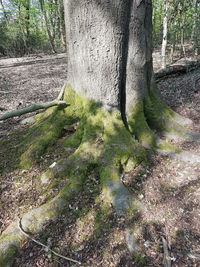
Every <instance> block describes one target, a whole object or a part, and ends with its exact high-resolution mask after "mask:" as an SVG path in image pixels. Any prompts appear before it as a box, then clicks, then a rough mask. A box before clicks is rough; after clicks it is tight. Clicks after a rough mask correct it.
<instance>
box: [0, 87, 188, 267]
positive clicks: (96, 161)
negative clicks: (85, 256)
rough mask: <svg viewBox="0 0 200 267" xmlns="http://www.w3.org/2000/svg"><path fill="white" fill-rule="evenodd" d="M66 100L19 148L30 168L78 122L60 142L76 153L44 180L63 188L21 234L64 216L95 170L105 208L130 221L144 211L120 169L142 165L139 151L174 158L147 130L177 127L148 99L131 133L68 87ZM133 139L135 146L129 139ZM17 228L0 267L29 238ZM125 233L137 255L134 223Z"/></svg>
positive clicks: (3, 244)
mask: <svg viewBox="0 0 200 267" xmlns="http://www.w3.org/2000/svg"><path fill="white" fill-rule="evenodd" d="M64 100H66V101H67V103H69V104H70V106H69V107H68V108H66V109H62V110H60V109H59V108H55V107H54V108H50V109H48V110H47V111H46V112H45V113H44V114H42V115H41V114H40V115H37V116H36V119H37V122H36V123H35V124H34V125H33V127H32V128H31V129H30V131H29V133H28V135H27V136H26V138H25V140H24V142H23V144H22V145H23V146H24V147H25V149H24V152H23V154H22V156H21V167H23V168H28V167H30V166H31V165H33V164H34V162H36V163H37V158H38V157H40V156H41V155H42V154H43V153H44V152H45V149H46V148H47V147H48V146H49V145H53V144H54V143H55V142H56V141H57V139H58V138H59V137H60V136H61V135H62V131H63V128H64V127H66V125H70V124H72V123H74V122H78V126H77V130H76V132H75V133H74V134H73V135H72V136H70V137H68V138H67V139H65V140H64V142H63V144H64V145H65V146H69V147H75V148H77V149H76V151H75V152H74V153H73V154H72V155H71V156H69V157H68V158H66V159H62V160H60V161H59V162H57V163H56V164H55V165H54V166H53V167H51V168H49V169H48V170H47V171H46V172H45V173H43V175H42V177H43V178H45V179H46V180H47V181H48V182H49V183H51V182H52V181H53V180H54V178H55V177H64V178H65V177H66V178H67V182H66V185H65V186H64V187H63V189H62V190H61V191H60V193H59V194H58V195H57V196H56V197H54V198H53V199H52V200H51V201H49V202H47V203H46V204H44V205H42V206H40V207H38V208H36V209H33V210H31V211H30V212H28V213H26V214H25V215H24V216H23V217H22V219H21V224H22V226H23V229H24V230H25V231H26V232H30V233H31V234H35V233H38V232H39V231H42V229H43V227H44V226H45V224H46V223H47V222H49V221H50V220H55V219H56V218H57V216H58V215H59V214H60V213H61V212H65V210H66V207H67V203H68V202H69V201H70V200H72V198H73V196H74V195H77V194H78V193H79V192H80V191H81V189H82V187H83V184H84V182H85V180H86V177H87V173H88V171H89V170H90V169H91V168H94V166H95V170H96V171H97V172H98V177H99V178H100V183H101V185H102V196H103V200H104V203H105V204H108V205H110V204H111V205H113V207H114V208H115V210H116V213H117V214H118V215H119V216H125V218H130V217H132V216H133V214H134V213H135V212H136V211H142V210H143V207H142V206H141V204H140V203H139V202H138V201H136V200H135V199H134V197H133V195H132V193H131V192H130V191H129V189H128V188H127V187H126V186H125V185H124V184H123V181H122V179H121V175H122V174H123V172H124V170H129V169H133V168H134V167H135V166H136V165H138V164H140V163H141V162H146V151H145V149H144V147H143V146H146V147H149V148H152V149H153V148H154V149H160V150H161V151H164V150H167V151H171V153H172V154H173V155H176V149H175V148H174V147H173V146H172V145H170V144H167V143H166V144H164V145H163V144H161V145H160V144H157V140H156V135H155V133H154V132H153V131H152V130H151V128H150V127H151V126H152V127H153V126H154V127H155V126H158V128H159V130H166V129H168V125H171V126H174V127H175V126H176V124H178V123H177V122H174V124H173V123H172V122H173V115H174V113H173V112H172V111H171V110H169V109H168V108H167V107H165V106H164V107H163V104H162V103H161V102H160V103H159V102H158V99H156V97H155V96H154V95H152V94H150V95H149V97H148V99H146V101H145V103H144V105H143V104H142V103H138V105H137V106H136V107H135V109H134V110H133V112H132V115H131V116H130V118H129V120H128V123H129V127H130V131H129V129H127V128H126V127H124V124H123V121H122V119H121V114H120V113H119V112H117V111H115V112H105V111H103V110H102V108H101V107H100V106H99V105H98V104H96V103H94V102H91V101H88V100H87V99H84V98H81V97H80V96H78V95H77V94H76V93H75V92H74V91H73V90H72V89H71V88H70V87H69V86H67V88H66V92H65V96H64ZM156 105H158V107H156ZM166 109H167V110H166ZM144 111H145V112H144ZM158 111H159V112H158ZM144 114H145V115H144ZM145 116H146V118H147V121H146V118H145ZM168 123H169V124H168ZM166 125H167V126H166ZM154 127H153V128H154ZM180 127H183V126H180ZM133 134H134V135H135V136H136V138H137V139H138V141H139V142H138V141H137V140H135V138H133ZM141 144H142V145H143V146H142V145H141ZM162 146H163V147H162ZM179 155H181V154H179ZM35 159H36V161H35ZM18 224H19V220H17V221H15V222H13V223H12V224H11V225H10V226H9V227H8V228H7V229H6V230H5V231H4V232H3V234H2V235H1V237H0V266H2V267H3V266H11V264H12V262H13V257H14V255H15V253H16V250H17V248H19V247H20V243H21V241H23V240H25V239H26V238H27V236H26V235H25V234H23V233H22V231H20V229H19V227H18ZM126 233H127V234H126V242H127V246H128V248H129V249H130V251H131V252H135V251H136V250H137V238H135V236H134V227H133V224H131V223H130V224H129V225H128V226H127V228H126Z"/></svg>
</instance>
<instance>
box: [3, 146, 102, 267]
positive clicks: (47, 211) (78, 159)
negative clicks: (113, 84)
mask: <svg viewBox="0 0 200 267" xmlns="http://www.w3.org/2000/svg"><path fill="white" fill-rule="evenodd" d="M83 150H85V148H83V147H81V146H80V147H79V149H78V150H77V151H76V152H75V153H74V154H73V155H72V156H70V157H69V158H68V159H67V160H64V161H60V162H59V163H58V164H57V165H56V167H55V168H54V170H53V171H47V172H46V174H45V175H48V176H49V177H51V179H53V176H54V177H55V176H58V175H59V177H60V176H62V175H65V176H66V177H67V179H68V182H67V184H66V185H65V186H64V187H63V189H62V190H61V191H60V193H59V194H58V195H57V196H56V197H54V198H53V199H52V200H51V201H49V202H47V203H46V204H44V205H42V206H40V207H38V208H36V209H33V210H31V211H30V212H28V213H26V214H25V215H24V216H23V217H22V219H21V224H22V227H23V229H24V230H25V231H26V232H30V233H31V234H35V233H38V232H40V231H41V230H43V227H44V225H45V224H47V223H48V222H49V221H51V220H55V219H56V218H57V216H58V215H59V214H60V213H61V212H64V211H65V210H66V208H67V204H68V203H69V201H70V200H71V199H72V198H73V197H74V195H77V194H78V193H79V192H80V191H81V189H82V186H83V184H84V181H85V178H86V177H87V173H88V171H89V169H90V168H91V165H93V164H95V161H96V155H97V153H96V154H93V153H92V150H91V149H90V150H89V151H87V152H86V154H84V157H83V155H82V153H83ZM75 163H76V167H75V168H73V167H74V164H75ZM26 239H27V236H26V235H24V234H23V233H22V232H21V230H20V228H19V220H17V221H15V222H13V223H12V224H11V225H10V226H9V227H8V228H7V229H6V230H5V231H4V232H3V233H2V235H1V236H0V266H2V267H4V266H6V267H8V266H12V264H13V261H14V256H15V254H16V252H17V250H18V248H19V247H20V243H21V242H22V241H24V240H26Z"/></svg>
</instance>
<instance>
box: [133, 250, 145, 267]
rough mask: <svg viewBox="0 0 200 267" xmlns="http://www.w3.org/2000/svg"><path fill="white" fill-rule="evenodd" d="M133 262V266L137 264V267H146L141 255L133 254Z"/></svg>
mask: <svg viewBox="0 0 200 267" xmlns="http://www.w3.org/2000/svg"><path fill="white" fill-rule="evenodd" d="M133 260H134V262H135V264H137V266H141V267H144V266H146V263H147V262H146V259H145V256H143V255H142V254H141V253H139V252H138V253H135V255H134V256H133Z"/></svg>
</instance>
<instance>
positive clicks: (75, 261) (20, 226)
mask: <svg viewBox="0 0 200 267" xmlns="http://www.w3.org/2000/svg"><path fill="white" fill-rule="evenodd" d="M18 226H19V229H20V231H21V232H22V233H23V234H24V235H25V236H27V237H28V238H30V239H31V240H32V241H33V242H35V243H36V244H38V245H40V246H42V247H44V248H46V250H47V251H48V250H49V251H51V253H53V254H54V255H56V256H58V257H60V258H62V259H65V260H67V261H71V262H74V263H78V264H79V265H80V264H81V262H79V261H77V260H74V259H71V258H68V257H65V256H63V255H61V254H59V253H57V252H55V251H53V250H52V249H50V248H49V247H48V246H46V245H44V244H43V243H41V242H39V241H37V240H36V239H34V238H32V237H31V236H30V235H29V234H28V233H26V232H25V231H24V230H23V227H22V219H21V218H20V220H19V224H18Z"/></svg>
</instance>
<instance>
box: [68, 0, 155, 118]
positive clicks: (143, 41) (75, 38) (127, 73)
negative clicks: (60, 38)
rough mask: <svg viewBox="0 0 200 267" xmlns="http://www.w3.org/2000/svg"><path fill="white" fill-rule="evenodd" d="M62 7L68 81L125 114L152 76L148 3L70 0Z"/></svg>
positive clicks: (149, 9) (87, 94)
mask: <svg viewBox="0 0 200 267" xmlns="http://www.w3.org/2000/svg"><path fill="white" fill-rule="evenodd" d="M64 6H65V18H66V31H67V34H66V36H67V37H68V43H67V51H68V81H69V83H70V85H71V86H72V88H73V89H74V90H75V91H76V92H77V93H79V94H83V95H85V96H86V97H88V98H89V99H93V100H95V101H96V102H98V103H100V104H101V105H102V107H103V108H104V109H105V110H113V109H117V110H119V111H120V112H121V113H122V117H124V116H125V111H127V112H129V111H130V109H131V107H133V106H134V105H135V103H136V101H137V100H138V97H142V98H143V97H144V96H145V95H146V93H147V88H148V86H149V81H150V80H151V70H152V58H151V53H152V44H151V1H130V0H125V1H121V0H117V1H115V2H113V1H104V0H101V1H94V0H92V1H90V2H88V1H86V0H83V1H81V2H80V1H76V0H75V1H74V0H73V1H64ZM126 103H127V105H126Z"/></svg>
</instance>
